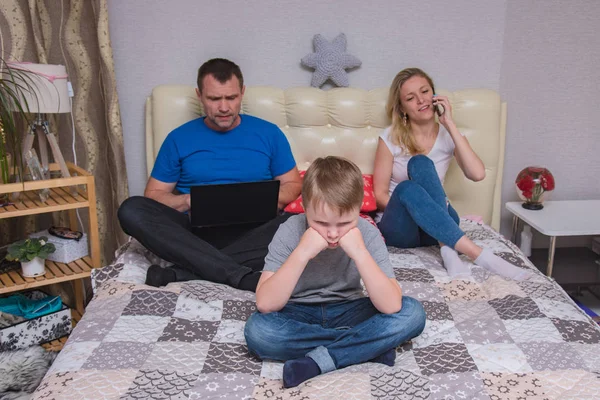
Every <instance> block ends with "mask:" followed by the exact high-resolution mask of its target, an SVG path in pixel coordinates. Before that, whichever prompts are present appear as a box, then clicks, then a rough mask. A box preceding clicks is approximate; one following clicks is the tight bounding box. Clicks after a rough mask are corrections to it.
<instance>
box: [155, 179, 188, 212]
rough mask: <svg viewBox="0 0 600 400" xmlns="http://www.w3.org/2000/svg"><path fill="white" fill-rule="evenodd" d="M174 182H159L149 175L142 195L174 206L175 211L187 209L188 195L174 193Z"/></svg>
mask: <svg viewBox="0 0 600 400" xmlns="http://www.w3.org/2000/svg"><path fill="white" fill-rule="evenodd" d="M176 184H177V183H176V182H173V183H166V182H161V181H159V180H157V179H154V178H152V177H150V179H148V183H147V184H146V190H144V196H146V197H148V198H151V199H152V200H156V201H158V202H159V203H162V204H164V205H166V206H169V207H171V208H174V209H176V210H177V211H182V212H185V211H188V210H189V209H190V195H189V194H174V193H173V190H174V189H175V185H176Z"/></svg>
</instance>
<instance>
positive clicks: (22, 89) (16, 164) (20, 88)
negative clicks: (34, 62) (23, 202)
mask: <svg viewBox="0 0 600 400" xmlns="http://www.w3.org/2000/svg"><path fill="white" fill-rule="evenodd" d="M25 93H28V94H30V96H31V95H33V96H35V91H34V90H33V85H32V79H31V77H30V76H29V75H27V74H26V73H24V72H23V71H22V70H19V69H16V68H12V67H11V64H10V63H8V62H6V61H5V60H4V58H3V57H2V56H1V55H0V184H6V183H11V182H14V181H22V180H23V157H22V154H21V151H22V150H21V148H22V145H21V143H22V138H23V136H24V133H25V132H24V130H23V124H24V126H25V127H27V126H29V122H30V121H29V116H28V112H29V105H28V104H27V101H26V100H25V99H26V96H25V95H24V94H25ZM35 98H37V97H35ZM10 152H12V159H11V157H10ZM13 175H14V178H13ZM2 196H3V195H2V194H0V203H2V200H4V201H6V200H7V199H2V198H1V197H2Z"/></svg>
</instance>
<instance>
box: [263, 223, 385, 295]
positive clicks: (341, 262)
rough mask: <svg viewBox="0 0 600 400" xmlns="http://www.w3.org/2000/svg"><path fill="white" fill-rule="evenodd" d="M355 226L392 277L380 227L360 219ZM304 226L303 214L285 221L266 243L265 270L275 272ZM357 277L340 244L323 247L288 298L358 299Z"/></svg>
mask: <svg viewBox="0 0 600 400" xmlns="http://www.w3.org/2000/svg"><path fill="white" fill-rule="evenodd" d="M357 227H358V229H359V230H360V233H361V234H362V237H363V240H364V242H365V246H366V247H367V250H368V251H369V253H371V256H372V257H373V259H374V260H375V262H376V263H377V265H378V266H379V268H381V270H382V271H383V272H384V273H385V274H386V275H387V276H388V277H389V278H394V271H393V269H392V264H391V263H390V257H389V253H388V251H387V247H386V245H385V242H384V241H383V237H382V236H381V233H380V232H379V230H378V229H377V228H375V227H374V226H373V225H371V224H370V223H369V222H368V221H366V220H365V219H363V218H359V219H358V224H357ZM307 229H308V222H307V220H306V216H305V215H304V214H299V215H294V216H293V217H290V218H289V219H288V220H287V221H286V222H284V223H283V224H282V225H281V226H280V227H279V229H278V230H277V233H275V236H274V237H273V240H272V241H271V244H269V253H268V254H267V257H266V258H265V268H264V271H271V272H276V271H277V270H278V269H279V268H280V267H281V266H282V265H283V263H284V262H285V261H286V260H287V259H288V257H289V256H290V255H291V254H292V252H293V251H294V249H296V247H297V246H298V244H299V243H300V239H301V238H302V235H304V232H306V230H307ZM360 279H361V278H360V274H359V273H358V269H357V268H356V264H355V263H354V261H353V260H352V259H351V258H350V257H348V255H347V254H346V252H345V251H344V250H343V249H342V248H341V247H339V246H338V248H336V249H325V250H323V251H321V252H320V253H319V254H317V256H316V257H315V258H313V259H312V260H310V261H309V262H308V264H307V265H306V268H305V269H304V271H303V272H302V275H301V276H300V279H299V280H298V283H297V284H296V287H295V288H294V291H293V292H292V296H291V298H290V301H292V302H296V303H326V302H333V301H343V300H354V299H358V298H361V297H364V294H363V290H362V286H361V283H360Z"/></svg>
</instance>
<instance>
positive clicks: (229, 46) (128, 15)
mask: <svg viewBox="0 0 600 400" xmlns="http://www.w3.org/2000/svg"><path fill="white" fill-rule="evenodd" d="M108 11H109V22H110V24H109V26H110V35H111V39H112V45H113V51H114V58H115V68H116V76H117V89H118V93H119V99H120V103H121V116H122V119H123V129H124V140H125V151H126V153H125V156H126V160H127V173H128V177H129V188H130V193H131V194H132V195H134V194H141V193H142V192H143V189H144V186H145V183H146V165H145V164H146V163H145V142H144V118H143V112H144V100H145V97H146V96H148V95H149V94H150V91H151V90H152V88H153V87H154V86H156V85H159V84H164V83H187V84H190V85H193V84H195V80H196V73H197V69H198V67H199V66H200V65H201V64H202V63H203V62H204V61H206V60H208V59H209V58H212V57H225V58H229V59H231V60H233V61H235V62H236V63H238V64H239V65H240V67H241V68H242V71H243V73H244V78H245V80H246V83H247V84H248V85H274V86H280V87H284V88H287V87H293V86H308V85H310V79H311V76H312V74H311V70H308V69H304V68H303V67H302V66H301V65H300V59H301V58H302V57H303V56H305V55H306V54H308V53H310V52H312V51H313V48H312V37H313V36H314V35H315V34H317V33H321V34H323V35H324V36H325V37H326V38H327V39H328V40H332V39H333V38H334V37H335V36H336V35H338V34H339V33H340V32H344V33H345V34H346V36H347V39H348V52H349V53H351V54H353V55H355V56H357V57H358V58H360V59H361V60H362V62H363V64H362V66H361V67H360V68H358V69H356V70H354V71H351V72H350V75H349V77H350V85H351V86H352V87H359V88H363V89H372V88H375V87H387V86H389V84H390V83H391V81H392V79H393V77H394V76H395V74H396V73H397V72H398V71H400V70H401V69H403V68H405V67H409V66H419V67H421V68H423V69H424V70H425V71H427V72H428V73H429V74H430V75H431V76H432V77H433V79H434V80H435V82H436V86H437V87H439V88H445V89H449V90H453V89H460V88H467V87H484V88H490V89H494V90H499V89H500V68H501V65H502V62H501V61H502V51H503V38H504V26H505V20H504V19H505V14H506V2H505V1H498V0H483V1H475V0H472V1H471V0H469V1H467V0H460V1H452V2H448V1H442V0H429V1H427V2H421V3H416V2H412V1H370V2H368V1H364V0H336V1H330V2H328V3H326V2H324V1H322V0H302V1H300V0H298V1H290V0H287V1H283V0H282V1H275V0H272V1H271V0H255V1H239V0H222V1H219V2H214V1H208V0H202V1H198V0H173V1H168V2H167V1H162V0H160V1H159V0H152V1H150V0H146V1H143V2H140V1H131V0H130V1H123V0H108Z"/></svg>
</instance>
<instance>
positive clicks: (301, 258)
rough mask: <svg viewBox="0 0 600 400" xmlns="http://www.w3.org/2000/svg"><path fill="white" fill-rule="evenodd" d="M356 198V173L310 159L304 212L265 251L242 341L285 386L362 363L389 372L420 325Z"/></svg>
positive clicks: (332, 161)
mask: <svg viewBox="0 0 600 400" xmlns="http://www.w3.org/2000/svg"><path fill="white" fill-rule="evenodd" d="M363 193H364V189H363V179H362V174H361V171H360V170H359V169H358V167H357V166H356V165H354V164H353V163H351V162H350V161H348V160H345V159H343V158H340V157H326V158H319V159H317V160H315V161H314V162H313V163H312V164H311V166H310V167H309V168H308V170H307V171H306V175H305V177H304V183H303V185H302V200H303V205H304V208H305V210H306V214H300V215H295V216H293V217H291V218H289V219H288V220H287V221H286V222H285V223H283V224H282V225H281V226H280V227H279V229H278V231H277V233H276V234H275V237H274V238H273V241H272V242H271V244H270V245H269V253H268V254H267V257H266V258H265V267H264V270H263V273H262V276H261V278H260V280H259V281H258V286H257V290H256V306H257V309H258V312H256V313H254V314H253V315H252V316H251V317H250V318H249V319H248V322H247V323H246V328H245V332H244V334H245V336H246V342H247V344H248V349H249V350H250V352H252V353H253V354H256V355H257V356H258V357H260V358H262V359H273V360H282V361H286V362H285V364H284V366H283V384H284V386H285V387H294V386H297V385H299V384H300V383H302V382H304V381H305V380H307V379H310V378H313V377H315V376H317V375H319V374H322V373H326V372H329V371H332V370H335V369H338V368H344V367H347V366H349V365H353V364H357V363H362V362H366V361H372V362H380V363H384V364H387V365H390V366H392V365H394V361H395V358H396V352H395V348H396V346H398V345H399V344H401V343H403V342H405V341H407V340H409V339H411V338H413V337H415V336H417V335H419V334H420V333H421V332H422V331H423V328H424V327H425V311H424V310H423V306H422V305H421V304H420V303H419V302H418V301H417V300H415V299H413V298H411V297H403V296H402V290H401V289H400V285H399V284H398V282H397V281H396V279H395V278H394V272H393V270H392V266H391V263H390V260H389V254H388V252H387V248H386V246H385V243H384V241H383V238H382V236H381V234H380V233H379V231H378V230H377V228H375V227H374V226H373V225H371V224H370V223H368V222H367V221H366V220H364V219H363V218H360V217H359V211H360V206H361V203H362V200H363ZM361 279H362V280H363V282H364V284H365V286H366V288H367V292H368V293H369V297H364V295H363V291H362V287H361V284H360V280H361Z"/></svg>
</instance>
